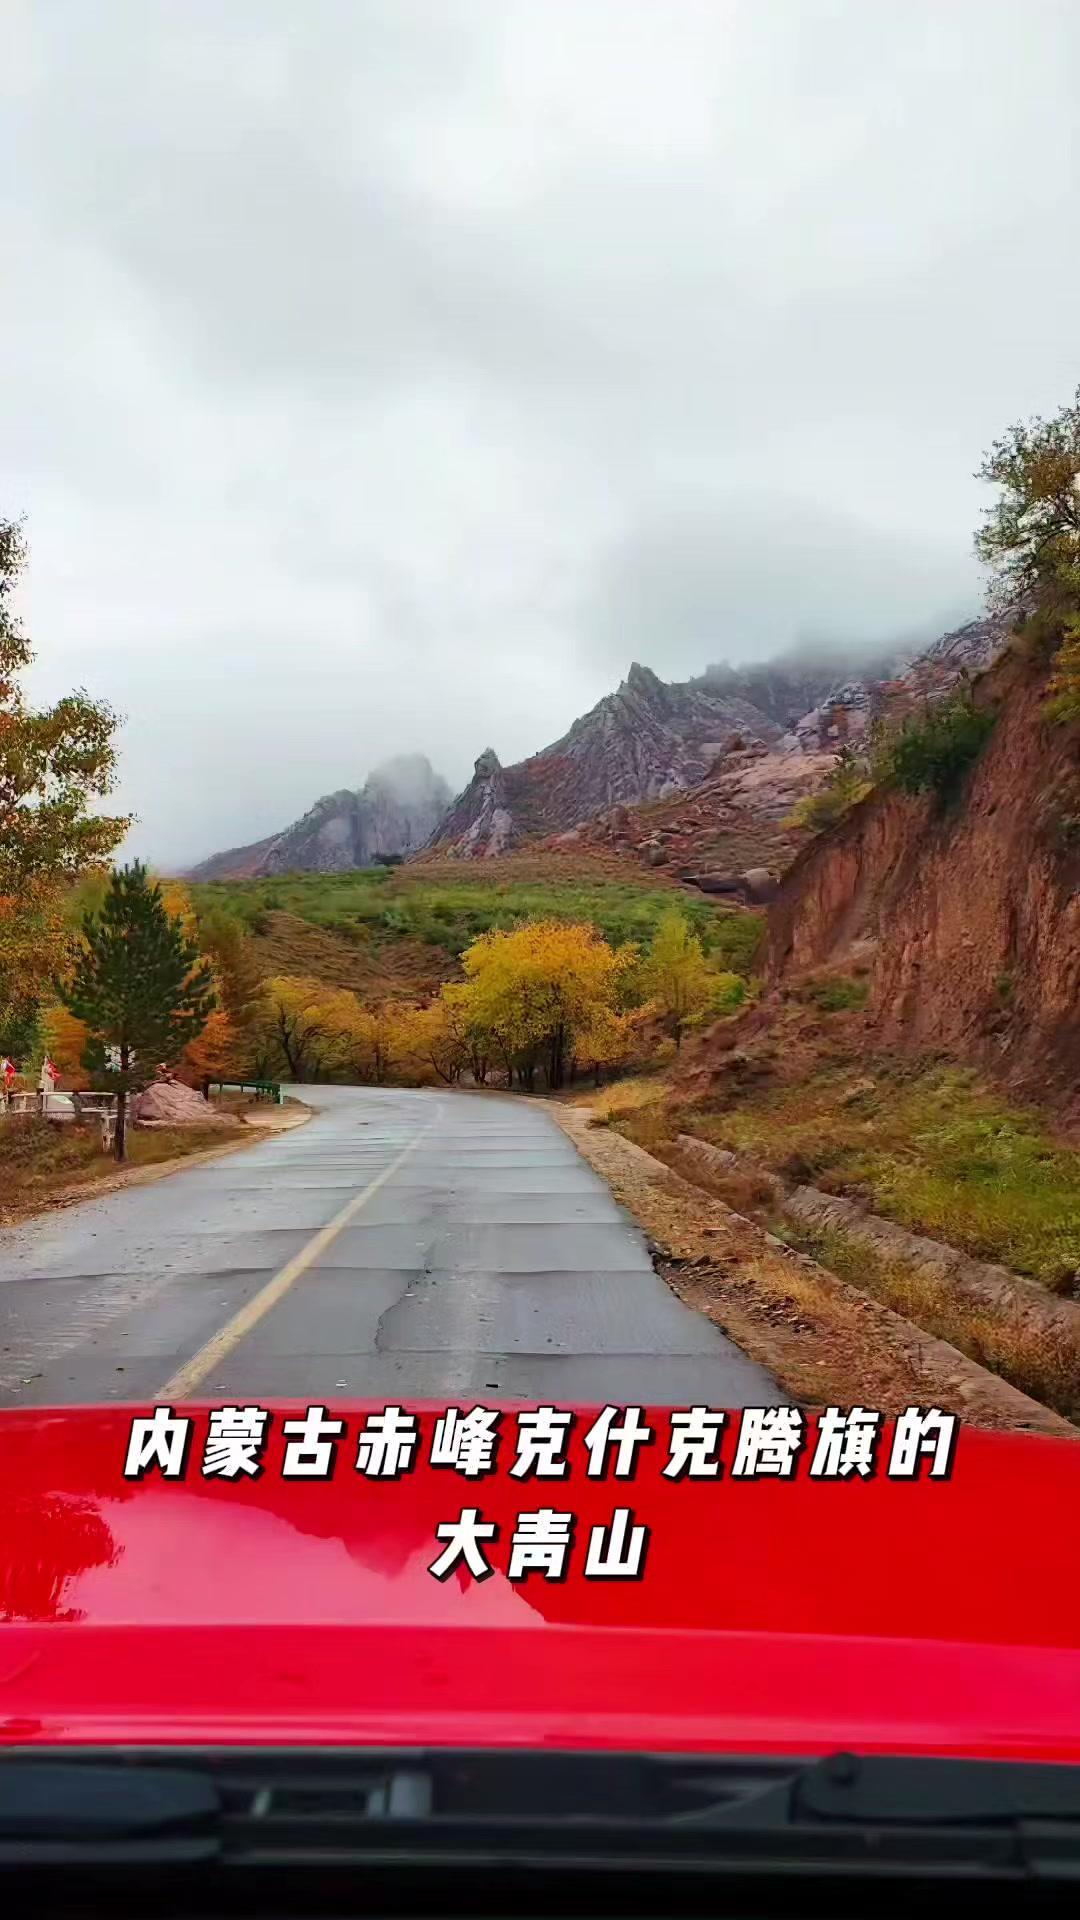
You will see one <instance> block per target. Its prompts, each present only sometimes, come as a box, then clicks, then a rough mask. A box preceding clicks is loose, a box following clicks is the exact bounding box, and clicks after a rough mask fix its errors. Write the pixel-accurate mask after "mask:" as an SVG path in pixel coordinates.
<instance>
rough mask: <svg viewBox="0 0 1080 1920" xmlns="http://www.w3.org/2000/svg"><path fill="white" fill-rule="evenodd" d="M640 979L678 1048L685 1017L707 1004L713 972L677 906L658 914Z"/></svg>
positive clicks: (688, 1018) (709, 997)
mask: <svg viewBox="0 0 1080 1920" xmlns="http://www.w3.org/2000/svg"><path fill="white" fill-rule="evenodd" d="M642 978H643V981H644V984H645V987H646V990H647V991H648V993H649V994H650V996H651V997H652V999H654V1000H655V1001H656V1002H657V1004H658V1005H659V1007H660V1008H661V1010H662V1012H663V1014H664V1016H665V1018H666V1021H667V1025H668V1031H669V1032H670V1033H671V1035H672V1036H673V1038H674V1041H675V1045H676V1047H677V1048H678V1047H679V1046H681V1045H682V1037H683V1033H684V1031H685V1028H686V1024H687V1022H688V1020H690V1019H691V1018H692V1016H693V1015H694V1014H696V1013H700V1012H702V1011H703V1010H704V1009H705V1007H707V1006H708V1004H709V1001H710V999H711V997H712V994H713V974H712V969H711V968H710V966H709V963H708V961H707V959H706V958H705V953H704V950H703V948H702V945H701V941H700V940H699V939H698V936H697V934H696V933H695V932H694V931H693V929H692V928H691V926H690V923H689V921H688V920H687V919H686V918H685V916H684V915H683V914H681V913H679V911H678V909H677V908H672V909H671V910H670V911H669V912H667V913H664V914H661V916H660V919H659V921H658V922H657V928H656V934H655V936H654V938H653V943H652V946H651V947H650V949H649V953H648V957H647V959H646V961H645V964H644V967H643V969H642Z"/></svg>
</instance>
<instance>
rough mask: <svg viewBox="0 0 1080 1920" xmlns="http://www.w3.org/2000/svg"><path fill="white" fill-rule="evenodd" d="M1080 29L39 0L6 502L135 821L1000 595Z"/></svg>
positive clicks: (703, 4)
mask: <svg viewBox="0 0 1080 1920" xmlns="http://www.w3.org/2000/svg"><path fill="white" fill-rule="evenodd" d="M1078 66H1080V13H1078V12H1077V10H1076V9H1075V8H1074V7H1071V6H1068V5H1066V4H1063V3H1059V0H1031V3H1030V4H1029V5H1028V6H1026V7H1024V8H1019V7H1017V6H1015V4H1013V0H1003V3H1001V4H998V0H984V4H983V5H981V6H980V7H978V8H977V9H976V8H971V9H965V8H948V7H942V6H941V5H940V4H939V0H881V4H880V5H875V6H873V7H868V6H866V5H865V4H864V3H863V0H838V3H837V4H828V5H825V4H821V5H818V4H816V3H815V0H811V3H810V4H806V3H805V0H771V4H770V5H768V6H762V5H760V4H758V0H670V3H668V4H664V5H662V6H658V5H656V4H655V3H654V0H573V4H572V5H569V4H567V5H565V6H560V7H558V8H553V7H552V6H550V5H547V4H544V0H365V4H364V5H363V6H361V7H358V6H355V5H352V4H350V3H349V0H313V4H312V5H310V6H309V7H304V8H298V7H296V6H295V5H294V4H292V0H259V4H258V5H256V4H254V3H253V0H251V3H250V4H249V0H230V4H229V5H227V6H222V5H220V4H219V0H186V4H185V5H184V6H183V7H173V6H169V5H167V4H165V0H105V4H103V5H101V6H99V7H95V8H88V7H87V6H86V5H85V4H83V0H52V3H51V4H50V5H49V6H48V7H41V6H36V5H34V4H33V0H13V4H12V5H11V6H9V8H8V10H7V13H6V15H5V46H4V62H3V71H2V73H0V144H2V147H3V159H4V161H5V162H6V164H5V165H3V166H2V167H0V217H2V220H3V230H4V236H5V278H6V282H7V286H8V288H9V290H10V297H9V299H8V300H7V302H6V304H5V310H4V321H3V325H4V357H3V368H4V372H3V381H4V436H3V443H2V445H0V512H4V513H7V514H15V513H20V512H24V511H25V512H26V514H27V516H28V533H29V538H30V542H31V553H32V570H31V575H30V579H29V582H28V587H27V593H26V595H25V614H26V620H27V624H28V626H29V627H30V630H31V632H32V634H33V636H34V639H35V642H36V645H37V648H38V652H39V661H40V665H39V669H38V675H37V684H38V687H39V688H40V689H41V690H42V691H46V690H49V691H52V690H56V689H61V688H64V687H67V686H71V685H73V684H85V685H87V686H88V687H90V688H91V689H92V690H93V691H94V692H96V693H99V694H101V695H103V696H105V697H108V698H110V699H111V700H112V701H113V702H114V703H115V704H116V705H117V706H118V707H119V708H120V709H121V710H122V711H123V712H124V713H125V714H126V716H127V724H126V728H125V733H124V738H123V780H122V792H121V795H120V799H121V802H122V804H123V805H124V806H125V807H127V808H130V809H132V810H133V811H135V812H136V813H137V814H138V815H139V825H138V827H137V829H136V830H135V832H134V834H133V836H132V842H131V846H132V849H133V850H135V851H139V852H141V853H144V854H146V855H148V856H149V857H151V858H153V859H155V860H158V861H160V862H162V863H163V864H182V863H184V862H186V861H191V860H194V859H196V858H198V857H199V856H201V855H203V854H205V853H207V852H209V851H211V850H212V849H213V848H215V847H218V846H222V845H225V844H236V843H238V842H241V841H243V840H246V839H249V838H250V839H254V838H258V837H261V836H262V835H263V834H266V833H268V832H270V831H273V830H275V829H279V828H281V827H282V826H284V825H285V824H287V823H288V821H289V820H291V819H292V818H294V817H295V816H296V815H297V814H299V813H301V812H303V811H304V810H305V808H306V807H307V806H309V805H310V804H311V802H312V801H313V800H314V799H315V798H316V797H317V796H318V795H319V794H320V793H323V792H326V791H330V790H333V789H335V788H338V787H342V786H358V785H360V784H362V782H363V779H364V777H365V775H366V774H367V772H368V771H369V770H370V768H371V767H373V766H374V765H375V764H376V763H377V762H379V761H381V760H383V759H385V758H386V757H387V755H390V754H399V753H412V752H421V753H426V754H427V755H428V757H429V759H430V760H431V762H432V764H433V766H435V767H436V768H437V769H438V770H439V772H441V773H442V774H444V775H445V777H446V778H447V780H448V781H449V782H450V784H451V785H452V786H454V787H457V786H459V785H460V784H461V783H462V781H463V780H464V778H465V777H466V776H467V774H468V772H469V769H470V768H471V765H472V761H473V758H474V757H475V754H476V753H477V752H478V751H479V749H480V748H481V747H483V746H484V745H486V744H488V743H489V742H490V743H492V744H494V745H495V746H496V747H497V749H498V751H499V753H500V755H501V757H502V758H503V759H504V760H507V761H509V760H512V759H514V758H517V757H520V756H522V755H524V754H526V753H528V752H530V751H533V750H535V749H536V748H538V747H540V746H542V745H544V744H545V743H546V742H548V741H549V740H551V739H554V738H556V737H558V736H559V735H560V734H561V733H562V732H563V731H564V730H565V729H566V727H567V726H568V725H569V723H570V722H571V721H572V720H573V718H574V717H575V715H576V714H577V713H579V712H581V711H582V710H584V709H585V708H586V707H588V706H589V705H591V703H592V702H593V701H594V700H596V699H597V698H598V697H599V696H600V695H601V694H602V693H604V692H605V691H606V690H607V689H608V688H609V687H610V686H611V684H612V682H613V680H615V679H617V678H618V677H619V675H620V674H622V673H623V672H625V670H626V668H627V667H628V665H629V664H630V661H631V660H632V659H633V658H635V657H639V658H642V659H644V660H646V661H647V662H648V664H650V665H651V666H653V667H654V668H655V669H656V670H657V671H658V672H659V673H661V674H664V675H667V676H676V675H679V676H681V675H686V674H690V673H695V672H700V671H701V670H702V669H703V668H704V666H705V665H706V664H707V663H708V661H710V660H715V659H718V658H719V659H723V658H727V659H730V660H733V661H736V662H739V661H747V660H751V659H754V658H761V657H763V656H764V655H766V654H769V653H775V652H778V651H782V650H783V649H785V648H788V647H790V646H791V645H793V644H797V643H800V642H805V641H809V640H814V641H815V643H817V641H820V640H821V639H825V640H827V641H828V642H829V644H830V645H831V644H834V643H835V644H844V645H847V644H850V645H852V646H855V647H857V646H862V645H865V644H867V643H870V644H875V643H881V644H885V643H886V642H887V641H888V639H889V637H890V636H895V635H898V634H902V633H911V634H916V633H924V634H925V635H926V637H930V636H931V635H932V633H933V632H934V631H936V630H940V629H941V628H942V627H944V626H946V625H948V624H950V623H951V622H952V621H954V620H955V619H958V618H962V617H965V616H966V615H968V614H970V613H973V612H975V611H976V610H977V608H978V605H979V601H980V595H981V583H980V581H979V578H978V575H977V572H976V570H975V568H974V564H973V562H972V559H971V532H972V528H973V526H974V525H975V523H976V520H977V517H978V511H979V507H980V505H981V499H980V492H979V487H978V485H977V484H976V482H975V481H974V480H973V479H972V477H971V476H972V469H973V468H974V466H975V465H976V463H977V461H978V457H979V454H980V452H981V450H982V448H983V447H984V446H986V445H987V444H988V442H989V441H990V440H991V439H992V438H993V437H994V436H995V435H996V434H997V433H998V432H999V431H1000V430H1001V429H1002V428H1003V427H1004V426H1005V425H1007V424H1008V422H1009V421H1010V420H1012V419H1014V418H1017V417H1020V416H1023V415H1025V414H1028V413H1032V412H1036V411H1041V412H1046V411H1050V410H1053V409H1054V408H1055V407H1056V406H1057V405H1058V404H1060V402H1061V400H1062V399H1063V398H1064V397H1065V396H1067V395H1068V394H1069V393H1070V392H1071V391H1072V389H1073V388H1074V386H1075V383H1076V348H1075V342H1076V337H1077V329H1078V322H1080V266H1078V264H1077V258H1076V252H1075V249H1074V248H1071V247H1069V246H1068V245H1067V244H1066V243H1065V241H1064V239H1063V236H1064V235H1066V234H1067V233H1068V232H1069V231H1070V227H1069V221H1070V218H1071V215H1072V210H1073V208H1074V206H1075V203H1076V199H1077V193H1078V188H1080V179H1078V173H1080V157H1078V153H1077V149H1076V145H1075V141H1074V139H1073V127H1074V120H1075V103H1074V100H1073V91H1074V76H1075V74H1076V72H1077V70H1078Z"/></svg>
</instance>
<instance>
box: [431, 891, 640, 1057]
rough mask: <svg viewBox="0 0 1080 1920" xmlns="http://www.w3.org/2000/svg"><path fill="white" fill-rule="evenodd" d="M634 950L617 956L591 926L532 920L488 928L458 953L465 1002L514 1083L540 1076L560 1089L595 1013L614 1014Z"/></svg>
mask: <svg viewBox="0 0 1080 1920" xmlns="http://www.w3.org/2000/svg"><path fill="white" fill-rule="evenodd" d="M634 957H635V956H634V955H633V952H632V950H631V949H628V948H624V949H620V950H619V951H618V952H615V951H614V950H613V949H612V948H611V947H609V946H608V944H607V942H606V941H605V940H604V939H603V938H602V936H601V935H600V934H599V933H598V932H597V930H596V928H595V927H592V926H587V925H575V924H568V923H564V922H562V921H557V920H532V921H527V922H526V923H525V924H524V925H522V926H518V927H514V928H512V929H510V930H508V931H502V930H493V931H492V932H490V933H485V934H482V935H481V936H480V938H479V939H478V940H474V941H473V943H472V945H471V946H470V947H468V948H467V949H466V951H465V953H464V954H463V955H462V966H463V968H464V971H465V976H466V982H467V986H468V992H467V994H466V995H465V996H464V1004H465V1006H466V1008H467V1012H468V1016H469V1018H470V1019H471V1020H472V1022H473V1024H474V1027H475V1029H476V1031H477V1032H478V1033H483V1034H484V1035H485V1036H486V1037H487V1040H488V1042H489V1044H490V1050H491V1051H492V1052H494V1053H495V1054H497V1055H498V1056H499V1057H500V1058H501V1059H502V1061H503V1063H504V1065H505V1067H506V1072H507V1077H508V1079H509V1081H510V1082H511V1084H512V1083H513V1081H514V1079H515V1078H516V1079H517V1082H518V1084H519V1085H520V1086H523V1087H526V1088H530V1087H532V1085H533V1084H534V1081H535V1077H536V1074H537V1072H538V1071H542V1072H543V1074H544V1077H545V1079H546V1082H547V1085H548V1086H549V1087H550V1088H552V1089H555V1088H558V1087H561V1086H562V1085H563V1083H564V1081H565V1078H566V1068H567V1062H568V1061H569V1060H570V1059H571V1058H572V1057H573V1056H574V1054H575V1052H576V1050H577V1045H578V1042H579V1040H580V1038H581V1037H582V1036H583V1035H584V1034H585V1033H587V1032H588V1030H589V1027H590V1025H591V1023H592V1022H593V1021H594V1020H595V1018H596V1016H597V1012H598V1010H599V1009H609V1010H610V1011H612V1012H615V1011H617V1006H618V997H619V986H620V981H621V979H622V976H623V975H624V973H625V972H626V970H627V969H628V967H629V966H630V965H631V964H632V962H633V959H634Z"/></svg>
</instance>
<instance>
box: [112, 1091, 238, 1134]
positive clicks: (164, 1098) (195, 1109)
mask: <svg viewBox="0 0 1080 1920" xmlns="http://www.w3.org/2000/svg"><path fill="white" fill-rule="evenodd" d="M131 1117H132V1119H133V1121H134V1122H135V1125H136V1126H137V1127H231V1126H234V1125H235V1124H236V1123H235V1121H234V1120H233V1119H232V1118H231V1117H230V1116H229V1115H228V1114H224V1113H215V1112H214V1109H213V1107H212V1106H211V1105H210V1102H209V1100H204V1099H203V1097H202V1094H201V1093H196V1091H195V1089H194V1087H185V1086H184V1084H183V1082H182V1081H180V1080H155V1081H154V1083H153V1085H152V1086H149V1087H145V1088H144V1089H143V1091H142V1093H137V1094H136V1095H135V1098H134V1100H133V1101H132V1103H131Z"/></svg>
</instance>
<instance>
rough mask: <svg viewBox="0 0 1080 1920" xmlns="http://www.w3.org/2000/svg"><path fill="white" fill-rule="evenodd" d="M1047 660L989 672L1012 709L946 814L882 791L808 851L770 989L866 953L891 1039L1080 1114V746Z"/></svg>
mask: <svg viewBox="0 0 1080 1920" xmlns="http://www.w3.org/2000/svg"><path fill="white" fill-rule="evenodd" d="M1046 678H1047V669H1046V668H1045V667H1040V666H1038V665H1034V664H1033V663H1031V662H1030V661H1027V660H1025V659H1023V658H1020V657H1017V656H1014V655H1011V654H1007V655H1006V656H1005V657H1004V658H1002V659H1001V660H1000V661H999V662H998V664H997V665H996V666H995V667H994V668H993V669H992V670H991V671H990V672H989V673H987V674H985V675H983V676H982V677H981V678H979V679H978V680H977V681H976V684H975V698H976V700H977V701H978V702H979V703H980V704H982V703H986V702H990V703H992V704H994V705H995V706H996V707H997V709H998V718H997V722H996V725H995V728H994V732H993V733H992V735H991V737H990V740H989V742H988V744H987V745H986V747H985V748H984V749H983V752H982V754H981V756H980V758H979V759H978V761H977V762H976V764H975V766H974V768H973V769H972V771H971V772H970V773H969V775H968V777H967V781H966V784H965V786H964V789H963V791H962V793H961V795H960V796H959V798H958V799H957V800H956V801H955V802H954V803H952V804H951V805H950V806H948V807H943V806H942V805H941V803H940V802H937V801H936V800H933V799H931V798H929V797H926V796H920V797H918V798H912V797H908V796H906V795H904V794H902V793H896V792H885V793H874V794H871V795H870V796H869V798H868V799H866V800H865V801H863V802H862V803H861V805H859V806H858V807H856V808H855V809H854V810H853V811H852V812H851V813H850V814H849V815H848V816H847V817H846V819H844V820H842V821H841V822H840V823H839V825H838V826H837V827H835V828H833V829H832V830H831V831H830V832H828V833H826V834H823V835H821V836H820V837H819V838H818V839H817V840H815V841H814V842H812V843H811V844H810V845H809V846H807V847H806V848H805V849H804V850H803V851H802V853H801V854H799V855H798V856H797V858H796V859H795V861H794V862H793V864H792V865H791V867H790V868H789V869H788V871H787V873H786V874H785V876H784V877H783V879H782V881H781V883H780V886H779V890H778V893H777V896H776V899H775V901H774V904H773V906H772V908H771V911H770V916H769V919H770V926H769V948H768V972H769V975H770V977H771V979H772V980H773V981H774V982H780V981H784V980H788V979H793V978H797V977H798V976H799V975H800V974H805V973H808V972H812V971H813V970H814V969H817V968H820V967H825V966H830V967H832V966H836V967H840V966H842V965H844V964H846V963H847V962H849V961H851V960H854V959H857V960H858V961H859V963H860V964H861V965H862V966H864V967H866V968H867V969H868V979H869V984H870V1002H869V1007H868V1019H869V1027H870V1031H871V1034H872V1037H873V1039H874V1040H875V1041H876V1042H878V1043H880V1044H882V1045H884V1046H899V1047H905V1048H907V1047H910V1048H913V1049H919V1050H923V1051H927V1050H935V1049H941V1050H943V1051H946V1052H949V1053H952V1054H954V1055H956V1056H957V1057H959V1058H962V1059H965V1060H967V1061H969V1062H970V1063H971V1064H973V1065H977V1066H979V1067H981V1068H982V1069H983V1070H985V1071H988V1072H989V1073H990V1074H991V1075H992V1076H993V1077H994V1078H996V1079H998V1080H999V1081H1001V1082H1002V1083H1003V1084H1005V1085H1007V1086H1009V1087H1010V1088H1011V1089H1012V1090H1013V1091H1015V1092H1016V1093H1019V1094H1020V1095H1021V1096H1027V1097H1031V1098H1039V1099H1050V1100H1052V1101H1054V1102H1056V1103H1057V1104H1058V1105H1059V1107H1060V1108H1061V1109H1062V1110H1063V1111H1064V1112H1065V1113H1066V1114H1067V1115H1068V1117H1069V1118H1070V1120H1077V1121H1080V740H1078V738H1077V733H1076V730H1075V729H1072V730H1069V729H1066V728H1062V727H1060V726H1053V725H1051V724H1050V723H1049V722H1048V721H1047V719H1046V715H1045V709H1044V695H1045V683H1046Z"/></svg>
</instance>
